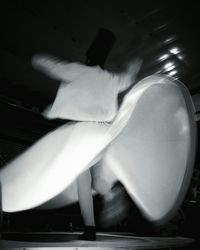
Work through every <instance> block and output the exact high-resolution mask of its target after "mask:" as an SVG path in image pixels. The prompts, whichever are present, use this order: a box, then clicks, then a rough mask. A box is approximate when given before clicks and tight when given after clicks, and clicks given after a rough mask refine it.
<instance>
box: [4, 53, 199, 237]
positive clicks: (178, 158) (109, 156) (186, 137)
mask: <svg viewBox="0 0 200 250" xmlns="http://www.w3.org/2000/svg"><path fill="white" fill-rule="evenodd" d="M33 65H34V67H35V68H36V69H38V70H41V71H42V72H44V73H46V74H47V75H48V76H49V77H52V78H54V79H56V80H59V81H61V85H60V87H59V90H58V93H57V95H56V98H55V101H54V103H53V105H52V106H51V107H49V108H48V109H47V110H46V112H45V116H46V117H47V118H50V119H54V118H61V119H68V120H71V122H69V123H67V124H65V125H63V126H61V127H59V128H57V129H56V130H55V131H53V132H51V133H49V134H47V135H46V136H44V137H43V138H41V139H40V140H39V141H38V142H37V143H35V144H34V145H33V146H31V148H30V149H28V150H27V151H26V152H24V153H23V154H22V155H20V156H19V157H17V158H16V159H15V160H14V161H12V162H11V163H9V164H8V165H6V166H5V167H4V168H3V169H2V170H1V175H0V178H1V179H0V181H1V184H2V196H3V197H2V204H3V210H4V211H6V212H14V211H21V210H26V209H31V208H34V207H36V206H39V205H41V204H43V203H45V202H46V201H48V200H50V199H52V198H54V197H56V196H57V195H58V194H60V193H61V192H63V190H65V189H66V188H67V187H69V185H71V184H72V182H73V181H75V180H77V183H78V195H79V202H80V208H81V213H82V215H83V218H84V222H85V225H86V229H87V230H86V232H85V233H84V234H83V235H82V236H81V238H82V239H91V240H94V239H95V228H94V227H95V222H94V213H93V201H92V193H91V174H90V170H89V169H90V168H91V167H92V166H94V165H95V164H96V163H97V162H99V161H100V160H101V162H102V164H103V165H104V166H106V168H110V169H112V170H113V172H114V173H115V175H116V177H117V178H118V180H119V181H120V182H121V183H122V184H123V185H124V187H125V189H126V190H127V192H128V193H129V195H130V197H131V198H132V199H133V200H134V202H135V203H136V204H137V205H138V207H139V208H140V210H141V211H142V213H143V214H144V216H146V218H147V219H149V220H151V221H153V222H160V223H164V222H166V221H168V220H169V219H171V218H172V217H173V215H174V214H175V212H176V211H177V209H178V207H179V206H180V204H181V202H182V201H183V198H184V195H185V193H186V191H187V187H188V185H189V181H190V178H191V173H192V167H193V162H194V158H195V145H196V144H195V138H196V126H195V122H194V107H193V104H192V101H191V97H190V94H189V92H188V90H187V89H186V88H185V86H184V85H183V84H181V83H180V82H177V81H175V80H174V79H172V78H168V77H165V76H162V75H152V76H149V77H147V78H144V79H143V80H141V81H140V82H138V83H137V84H135V85H134V86H133V87H132V88H131V89H130V91H129V92H128V93H127V94H126V95H125V96H124V99H123V101H122V103H121V105H120V107H118V100H117V98H118V94H119V93H120V92H122V91H125V90H127V89H128V88H129V87H130V86H131V85H132V84H133V83H134V79H135V76H136V74H137V72H138V69H139V67H140V63H138V62H136V63H131V64H129V66H128V67H127V70H126V72H124V73H122V74H120V75H116V74H114V75H113V74H111V73H109V72H107V71H106V70H102V69H101V68H100V67H98V66H95V67H88V66H84V65H81V64H79V63H68V62H60V61H59V60H57V59H55V58H53V57H49V56H44V55H43V56H35V57H34V58H33Z"/></svg>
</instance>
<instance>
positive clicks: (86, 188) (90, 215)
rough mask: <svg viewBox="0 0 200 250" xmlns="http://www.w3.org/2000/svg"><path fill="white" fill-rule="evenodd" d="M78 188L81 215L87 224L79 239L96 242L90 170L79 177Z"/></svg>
mask: <svg viewBox="0 0 200 250" xmlns="http://www.w3.org/2000/svg"><path fill="white" fill-rule="evenodd" d="M77 186H78V197H79V204H80V209H81V214H82V216H83V221H84V224H85V232H84V234H82V235H80V237H79V239H81V240H95V239H96V232H95V221H94V208H93V197H92V178H91V173H90V170H89V169H88V170H86V171H85V172H83V173H82V174H81V175H80V176H79V177H78V179H77Z"/></svg>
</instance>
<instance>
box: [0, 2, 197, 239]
mask: <svg viewBox="0 0 200 250" xmlns="http://www.w3.org/2000/svg"><path fill="white" fill-rule="evenodd" d="M199 26H200V6H199V4H198V1H186V2H184V3H183V1H165V0H163V1H152V0H151V1H147V0H146V1H144V0H140V1H133V0H123V1H116V0H115V1H114V0H109V1H104V0H101V1H95V0H93V1H92V0H89V1H86V0H85V1H83V0H76V1H63V0H62V1H59V0H58V1H9V0H8V1H1V3H0V34H1V36H0V115H1V122H0V163H1V165H2V166H3V165H4V164H5V163H6V162H8V161H9V160H10V159H12V158H13V157H14V156H16V155H18V154H20V153H21V152H23V150H25V149H26V148H27V147H28V146H30V145H31V144H32V143H34V142H35V141H36V140H37V139H39V138H40V137H41V136H43V135H44V134H45V133H47V132H48V131H50V130H52V129H54V128H56V127H57V126H59V125H60V124H62V123H64V122H66V121H60V120H54V121H47V120H46V119H45V118H43V117H42V116H41V115H40V112H41V111H42V110H43V109H44V107H46V105H47V104H49V103H50V102H52V101H53V99H54V97H55V94H56V91H57V88H58V86H59V82H56V81H53V80H51V79H48V78H47V77H45V76H44V75H42V74H40V73H39V72H36V71H35V70H34V69H33V68H32V66H31V57H32V55H34V54H36V53H45V54H46V53H47V54H53V55H56V56H58V57H60V58H62V59H65V60H69V61H79V62H82V63H86V61H87V51H88V49H89V48H90V46H91V44H92V43H93V41H94V39H95V37H96V36H97V34H98V32H99V30H100V29H101V28H103V29H106V30H109V31H111V32H112V34H113V35H114V38H115V42H114V46H113V47H112V49H111V50H110V53H109V55H108V57H107V59H106V61H105V64H104V67H105V68H106V69H108V70H111V71H116V72H120V71H122V70H123V68H124V65H125V63H126V62H127V61H128V60H130V59H131V58H138V57H139V58H141V59H142V60H143V64H142V68H141V71H140V73H139V75H138V79H140V78H143V77H144V76H147V75H150V74H153V73H164V74H172V75H173V76H174V77H175V78H177V79H179V80H181V81H182V82H183V83H184V84H185V85H186V86H187V87H188V89H189V91H190V93H191V95H194V94H197V93H199V92H200V64H199V57H200V50H199V44H200V31H199ZM101 39H103V38H101ZM100 41H101V40H100ZM104 42H105V41H104V40H102V44H103V43H104ZM173 49H175V50H173ZM94 51H95V49H94ZM94 54H95V55H96V56H97V54H98V50H96V52H95V53H94ZM163 56H164V57H163ZM169 62H172V63H173V67H174V68H173V69H171V71H170V70H166V68H165V65H166V64H167V63H169ZM198 126H199V125H198ZM27 167H28V166H27ZM199 185H200V182H199V153H197V159H196V163H195V171H194V176H193V179H192V182H191V185H190V189H189V191H188V195H187V197H186V198H185V201H184V203H183V205H182V206H181V208H180V211H178V214H177V215H176V216H175V218H174V219H173V220H172V221H170V222H169V223H168V224H167V225H165V226H163V227H162V228H158V227H154V226H153V225H150V224H149V222H147V221H146V220H145V219H144V218H143V217H142V216H141V215H140V212H139V211H138V210H137V208H136V207H135V206H134V204H133V203H132V202H131V201H130V199H129V197H128V195H127V194H126V192H125V190H123V189H122V190H123V195H124V197H126V199H127V201H128V202H129V204H130V206H129V208H130V211H129V213H127V217H126V218H125V219H124V220H123V221H117V223H116V225H114V226H113V227H112V228H104V227H103V225H101V224H99V225H98V227H99V228H100V229H101V230H114V231H117V230H118V231H125V232H133V233H135V234H137V235H164V236H165V235H182V236H187V237H193V238H196V239H198V238H199V237H200V235H199V230H198V227H199V223H200V218H199V214H200V207H199V206H200V205H199V203H200V188H199ZM115 202H116V201H113V204H115ZM100 206H101V201H100V199H98V198H97V199H96V200H95V209H96V215H97V216H98V213H99V210H100V209H99V208H100ZM109 209H110V210H111V211H112V209H113V208H112V206H111V207H108V210H109ZM66 214H67V215H68V216H66ZM4 215H5V217H4V230H5V231H9V230H10V231H19V230H21V231H23V230H24V231H31V230H35V231H39V230H44V231H48V230H49V231H51V230H53V231H59V230H63V231H65V230H66V231H67V230H76V229H77V230H78V229H80V228H81V227H82V221H81V217H80V211H79V207H78V205H77V204H76V205H75V206H74V207H71V208H63V209H60V210H55V211H43V212H38V211H26V212H21V213H14V214H6V213H5V214H4ZM36 222H37V223H36ZM63 222H64V223H63ZM71 223H72V224H71ZM196 228H197V229H196Z"/></svg>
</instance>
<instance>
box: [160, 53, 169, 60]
mask: <svg viewBox="0 0 200 250" xmlns="http://www.w3.org/2000/svg"><path fill="white" fill-rule="evenodd" d="M168 57H169V55H168V54H164V55H162V56H160V58H159V60H160V61H164V60H166V59H167V58H168Z"/></svg>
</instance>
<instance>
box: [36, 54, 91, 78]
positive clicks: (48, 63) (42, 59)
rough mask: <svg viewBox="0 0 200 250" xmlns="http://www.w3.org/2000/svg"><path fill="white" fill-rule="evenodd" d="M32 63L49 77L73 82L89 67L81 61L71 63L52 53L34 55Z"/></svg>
mask: <svg viewBox="0 0 200 250" xmlns="http://www.w3.org/2000/svg"><path fill="white" fill-rule="evenodd" d="M32 65H33V67H34V68H35V69H37V70H39V71H41V72H43V73H44V74H45V75H47V76H48V77H50V78H52V79H54V80H59V81H67V82H71V81H73V80H75V79H76V78H77V77H78V76H79V75H81V74H82V73H83V72H84V71H86V70H87V69H88V66H85V65H82V64H80V63H69V62H68V61H61V60H60V59H58V58H56V57H54V56H51V55H34V56H33V57H32Z"/></svg>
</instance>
